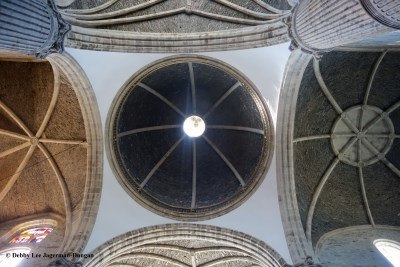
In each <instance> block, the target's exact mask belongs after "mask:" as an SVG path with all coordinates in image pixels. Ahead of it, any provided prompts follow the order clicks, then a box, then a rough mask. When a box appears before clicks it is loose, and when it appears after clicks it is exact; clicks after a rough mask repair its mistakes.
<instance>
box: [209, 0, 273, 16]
mask: <svg viewBox="0 0 400 267" xmlns="http://www.w3.org/2000/svg"><path fill="white" fill-rule="evenodd" d="M213 1H214V2H217V3H220V4H221V5H224V6H227V7H229V8H231V9H233V10H235V11H238V12H240V13H242V14H245V15H248V16H252V17H254V18H256V19H266V20H268V19H276V18H279V17H281V14H268V13H261V12H257V11H253V10H250V9H247V8H245V7H242V6H239V5H236V4H234V3H232V2H229V1H226V0H213Z"/></svg>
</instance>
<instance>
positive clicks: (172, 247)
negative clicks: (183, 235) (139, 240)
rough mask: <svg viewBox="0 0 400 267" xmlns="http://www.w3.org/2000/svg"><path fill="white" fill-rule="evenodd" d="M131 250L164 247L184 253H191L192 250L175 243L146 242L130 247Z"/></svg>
mask: <svg viewBox="0 0 400 267" xmlns="http://www.w3.org/2000/svg"><path fill="white" fill-rule="evenodd" d="M132 249H133V250H141V249H166V250H176V251H181V252H185V253H191V252H192V250H191V249H189V248H186V247H181V246H177V245H171V244H146V245H141V246H138V247H135V248H132Z"/></svg>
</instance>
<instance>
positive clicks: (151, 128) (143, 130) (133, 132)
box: [117, 124, 182, 137]
mask: <svg viewBox="0 0 400 267" xmlns="http://www.w3.org/2000/svg"><path fill="white" fill-rule="evenodd" d="M180 127H182V126H181V125H178V124H174V125H161V126H152V127H145V128H139V129H135V130H129V131H126V132H122V133H119V134H117V136H118V137H123V136H127V135H131V134H137V133H143V132H149V131H159V130H166V129H173V128H180Z"/></svg>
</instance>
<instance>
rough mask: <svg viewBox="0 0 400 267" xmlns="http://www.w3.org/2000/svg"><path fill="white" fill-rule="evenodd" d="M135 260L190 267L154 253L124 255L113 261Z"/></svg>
mask: <svg viewBox="0 0 400 267" xmlns="http://www.w3.org/2000/svg"><path fill="white" fill-rule="evenodd" d="M135 258H145V259H154V260H159V261H163V262H166V263H170V264H172V265H176V266H178V267H191V266H190V265H187V264H186V263H184V262H181V261H179V260H176V259H173V258H170V257H167V256H163V255H159V254H155V253H146V252H138V253H131V254H125V255H122V256H119V257H117V258H116V259H115V260H114V262H115V261H125V260H129V259H135ZM114 262H113V263H114Z"/></svg>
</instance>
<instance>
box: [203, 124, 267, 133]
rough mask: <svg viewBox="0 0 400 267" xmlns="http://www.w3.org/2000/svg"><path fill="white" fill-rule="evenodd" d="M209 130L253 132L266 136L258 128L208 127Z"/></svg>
mask: <svg viewBox="0 0 400 267" xmlns="http://www.w3.org/2000/svg"><path fill="white" fill-rule="evenodd" d="M207 128H208V129H222V130H234V131H244V132H251V133H256V134H261V135H264V130H262V129H256V128H250V127H241V126H231V125H207Z"/></svg>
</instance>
